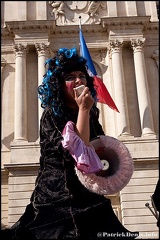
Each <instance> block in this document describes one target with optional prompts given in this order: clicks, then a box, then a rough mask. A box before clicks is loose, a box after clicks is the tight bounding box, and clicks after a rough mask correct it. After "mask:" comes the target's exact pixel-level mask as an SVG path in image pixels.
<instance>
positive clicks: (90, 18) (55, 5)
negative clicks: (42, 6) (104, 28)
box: [49, 1, 107, 25]
mask: <svg viewBox="0 0 160 240" xmlns="http://www.w3.org/2000/svg"><path fill="white" fill-rule="evenodd" d="M49 5H50V6H51V7H52V11H51V16H53V17H54V18H55V20H56V23H57V25H64V24H69V25H72V24H78V23H79V16H81V19H82V24H84V23H87V24H88V23H89V24H93V23H97V24H98V23H100V19H101V17H102V16H103V15H106V12H107V3H106V1H49ZM102 11H103V14H102Z"/></svg>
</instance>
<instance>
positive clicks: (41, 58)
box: [35, 43, 49, 132]
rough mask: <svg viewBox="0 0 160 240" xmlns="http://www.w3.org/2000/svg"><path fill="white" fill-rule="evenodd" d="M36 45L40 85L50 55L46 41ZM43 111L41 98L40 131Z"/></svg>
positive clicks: (39, 112)
mask: <svg viewBox="0 0 160 240" xmlns="http://www.w3.org/2000/svg"><path fill="white" fill-rule="evenodd" d="M35 47H36V51H37V54H38V86H39V85H41V84H42V80H43V75H44V74H45V67H44V63H45V61H46V58H47V57H48V53H49V47H48V45H46V44H44V43H36V44H35ZM42 111H43V109H42V108H41V102H40V100H38V132H39V126H40V118H41V115H42Z"/></svg>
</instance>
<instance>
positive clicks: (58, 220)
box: [12, 108, 138, 240]
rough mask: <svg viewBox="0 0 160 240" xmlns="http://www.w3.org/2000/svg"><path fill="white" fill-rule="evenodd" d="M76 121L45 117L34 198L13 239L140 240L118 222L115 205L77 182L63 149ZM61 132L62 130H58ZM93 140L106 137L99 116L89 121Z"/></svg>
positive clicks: (69, 117)
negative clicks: (69, 127) (65, 133)
mask: <svg viewBox="0 0 160 240" xmlns="http://www.w3.org/2000/svg"><path fill="white" fill-rule="evenodd" d="M76 117H77V116H76V115H75V114H73V113H72V111H70V110H69V109H67V118H65V119H61V118H55V117H54V116H53V111H52V109H51V108H46V109H45V110H44V111H43V114H42V118H41V124H40V147H41V156H40V168H39V173H38V176H37V179H36V183H35V189H34V191H33V193H32V196H31V201H30V204H29V205H28V206H27V207H26V210H25V212H24V214H23V215H22V216H21V218H20V219H19V221H18V222H17V223H16V224H14V225H13V227H12V232H14V236H15V235H16V237H13V236H12V239H23V240H24V239H28V240H30V239H101V238H103V239H104V238H106V237H107V238H109V236H110V237H111V239H113V238H116V237H117V239H121V236H122V237H123V238H125V237H126V238H127V239H128V238H129V237H130V238H136V237H137V236H138V233H132V232H130V231H128V230H127V229H126V228H125V227H124V226H123V225H122V224H121V223H120V222H119V220H118V218H117V217H116V215H115V213H114V211H113V209H112V206H111V201H110V200H109V199H107V198H106V197H104V196H100V195H98V194H95V193H92V192H90V191H89V190H87V189H86V188H85V187H84V186H83V185H82V184H81V183H80V181H79V180H78V178H77V176H76V174H75V170H74V165H75V160H74V159H73V158H72V156H71V155H70V154H69V152H68V151H67V150H64V149H63V147H62V144H61V140H62V136H61V132H62V130H63V128H64V126H65V124H66V123H67V121H68V120H71V121H73V122H76ZM57 126H58V127H57ZM90 128H91V134H90V138H91V139H92V138H95V137H96V136H97V135H104V132H103V130H102V127H101V125H100V123H99V122H98V119H96V117H95V116H94V114H93V115H92V116H91V117H90ZM113 234H114V236H113Z"/></svg>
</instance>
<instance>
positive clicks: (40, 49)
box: [35, 43, 49, 57]
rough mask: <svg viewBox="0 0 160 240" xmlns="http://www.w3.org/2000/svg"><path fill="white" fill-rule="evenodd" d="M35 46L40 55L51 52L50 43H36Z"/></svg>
mask: <svg viewBox="0 0 160 240" xmlns="http://www.w3.org/2000/svg"><path fill="white" fill-rule="evenodd" d="M35 48H36V51H37V54H38V57H40V56H46V55H48V54H49V45H47V44H45V43H35Z"/></svg>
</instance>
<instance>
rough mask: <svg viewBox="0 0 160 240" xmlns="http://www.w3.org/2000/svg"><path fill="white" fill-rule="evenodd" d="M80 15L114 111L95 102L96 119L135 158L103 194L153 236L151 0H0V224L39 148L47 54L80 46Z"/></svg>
mask: <svg viewBox="0 0 160 240" xmlns="http://www.w3.org/2000/svg"><path fill="white" fill-rule="evenodd" d="M80 16H81V24H82V32H83V35H84V37H85V40H86V43H87V46H88V49H89V51H90V54H91V56H92V59H93V62H94V64H95V67H96V70H97V73H98V75H99V76H101V77H102V79H103V81H104V83H105V85H106V86H107V88H108V91H109V92H110V94H111V96H112V97H113V99H114V101H115V103H116V105H117V107H118V109H119V111H120V113H117V112H115V111H113V110H112V109H110V108H109V107H108V106H106V105H104V104H100V103H98V106H99V108H100V121H101V123H102V125H103V127H104V130H105V133H106V135H109V136H113V137H116V138H117V139H119V140H120V141H122V142H123V143H124V144H125V145H126V146H127V147H128V149H129V150H130V153H131V155H132V157H133V159H134V173H133V176H132V178H131V180H130V181H129V183H128V184H127V186H126V187H125V188H124V189H123V190H122V191H121V192H119V193H117V194H114V195H112V196H109V197H110V198H111V200H112V204H113V207H114V209H115V212H116V214H117V216H118V218H119V219H120V221H122V223H123V224H124V226H126V227H127V228H128V229H129V230H131V231H137V230H138V231H140V237H139V238H143V239H144V238H146V239H147V238H149V239H152V238H158V228H157V225H156V219H155V217H154V216H153V215H152V213H151V212H150V211H149V209H148V208H146V207H145V203H146V202H149V203H150V205H151V200H150V196H151V195H152V194H153V192H154V190H155V185H156V183H157V180H158V177H159V176H158V169H159V164H158V162H159V161H158V158H159V151H158V146H159V138H158V133H159V101H158V100H159V76H158V74H159V19H158V16H157V6H156V1H96V2H95V1H1V100H2V101H1V109H2V110H1V123H2V125H1V129H2V134H1V189H2V191H1V193H2V194H1V225H2V227H7V226H11V225H12V224H13V223H15V222H16V221H17V219H18V218H19V217H20V216H21V215H22V214H23V212H24V209H25V207H26V205H27V204H28V203H29V198H30V196H31V193H32V190H33V189H34V182H35V179H36V176H37V171H38V166H39V155H40V148H39V122H40V117H41V114H42V108H41V106H40V102H39V100H38V97H37V87H38V85H39V84H40V83H41V81H42V77H43V74H44V73H45V68H44V62H45V60H46V59H47V58H49V57H51V56H52V55H54V52H55V51H56V50H57V49H59V48H61V47H66V48H71V47H74V46H75V47H77V48H78V49H79V17H80ZM107 197H108V196H107ZM106 214H107V213H106Z"/></svg>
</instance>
